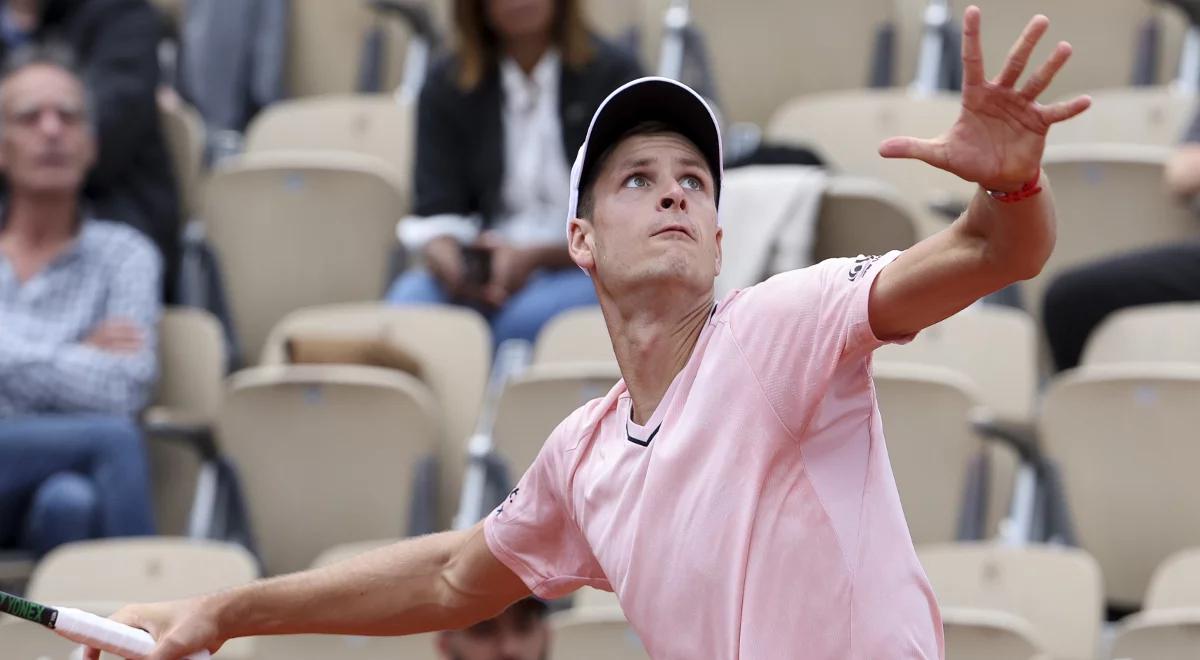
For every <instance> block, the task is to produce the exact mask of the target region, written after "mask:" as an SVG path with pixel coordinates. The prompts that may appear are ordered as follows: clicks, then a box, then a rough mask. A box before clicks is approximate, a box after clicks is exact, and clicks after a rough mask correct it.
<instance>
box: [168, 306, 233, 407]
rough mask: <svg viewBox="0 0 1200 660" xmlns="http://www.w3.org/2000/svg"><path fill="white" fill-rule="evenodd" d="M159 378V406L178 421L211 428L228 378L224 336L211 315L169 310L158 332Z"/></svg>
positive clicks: (184, 309)
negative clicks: (226, 376)
mask: <svg viewBox="0 0 1200 660" xmlns="http://www.w3.org/2000/svg"><path fill="white" fill-rule="evenodd" d="M158 372H159V378H158V382H157V383H156V385H155V391H154V406H155V407H156V408H162V409H165V411H167V413H168V414H170V415H171V416H173V417H184V418H187V419H190V420H194V421H197V422H201V423H207V422H211V421H212V419H213V418H214V417H215V416H216V414H217V408H218V406H219V405H220V401H221V388H222V380H223V379H224V378H225V334H224V333H223V332H222V330H221V323H220V321H218V320H217V319H216V317H215V316H213V315H212V314H211V313H209V312H207V311H205V310H203V309H200V308H197V307H168V308H166V309H165V310H163V314H162V319H161V320H160V321H159V326H158Z"/></svg>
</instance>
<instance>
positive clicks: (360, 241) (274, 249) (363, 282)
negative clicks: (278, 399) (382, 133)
mask: <svg viewBox="0 0 1200 660" xmlns="http://www.w3.org/2000/svg"><path fill="white" fill-rule="evenodd" d="M390 172H391V169H390V168H388V167H387V166H384V165H382V164H381V162H380V161H379V160H378V159H377V158H374V157H371V156H365V155H361V154H351V153H314V152H305V153H297V152H289V153H276V154H256V155H253V157H244V158H242V159H240V160H239V161H237V162H235V163H232V164H230V165H228V166H225V167H222V168H220V169H218V170H217V171H216V172H215V173H214V174H213V175H212V177H211V178H210V180H209V185H208V188H207V192H206V194H205V206H204V223H205V228H206V232H207V236H208V240H209V241H210V242H211V243H212V245H213V248H214V249H215V252H216V255H217V258H218V260H219V263H220V267H221V272H222V275H223V276H224V282H225V289H226V293H227V294H228V298H229V303H230V307H231V312H232V316H233V321H234V327H235V329H236V332H237V336H238V339H239V340H240V342H241V349H242V352H243V354H244V355H247V356H253V355H257V354H258V352H259V351H260V350H261V348H262V344H263V341H264V340H265V339H266V336H267V332H268V331H269V330H270V329H271V327H272V326H274V325H275V323H276V322H278V321H279V319H281V318H283V316H284V315H285V314H287V313H288V312H290V311H293V310H295V309H299V308H301V307H308V306H312V305H320V304H329V303H337V302H350V301H358V300H374V299H376V298H378V297H379V296H380V294H381V293H382V292H383V289H384V287H385V285H386V281H385V280H386V279H387V264H388V259H389V255H390V250H391V246H392V245H393V244H394V242H395V227H396V221H397V220H398V219H399V218H400V217H401V216H402V215H404V213H405V212H406V211H407V208H408V202H407V199H406V198H405V196H404V193H403V190H404V186H403V185H402V184H400V183H399V182H398V181H396V180H395V178H394V177H393V176H392V175H391V174H390Z"/></svg>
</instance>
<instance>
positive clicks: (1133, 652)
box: [1107, 576, 1200, 660]
mask: <svg viewBox="0 0 1200 660" xmlns="http://www.w3.org/2000/svg"><path fill="white" fill-rule="evenodd" d="M1192 579H1195V577H1194V576H1193V578H1192ZM1198 648H1200V607H1197V608H1191V609H1170V610H1154V611H1150V612H1143V613H1141V614H1137V615H1134V616H1133V617H1130V618H1129V619H1127V620H1126V621H1125V622H1123V623H1122V624H1121V626H1120V628H1118V629H1117V632H1116V636H1115V637H1114V638H1113V642H1112V649H1111V651H1110V652H1109V654H1108V656H1107V657H1109V658H1111V659H1112V660H1194V658H1195V657H1196V649H1198Z"/></svg>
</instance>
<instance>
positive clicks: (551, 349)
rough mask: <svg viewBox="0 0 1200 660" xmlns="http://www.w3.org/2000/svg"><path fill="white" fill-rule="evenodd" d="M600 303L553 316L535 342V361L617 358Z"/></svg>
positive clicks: (599, 360) (588, 360)
mask: <svg viewBox="0 0 1200 660" xmlns="http://www.w3.org/2000/svg"><path fill="white" fill-rule="evenodd" d="M616 361H617V356H616V355H614V354H613V348H612V340H610V339H609V337H608V326H607V325H606V324H605V323H604V314H603V313H602V312H601V311H600V306H599V305H593V306H590V307H577V308H575V309H569V310H567V311H565V312H563V313H561V314H558V315H557V316H555V317H554V318H552V319H550V321H549V322H548V323H546V325H545V326H543V327H542V331H541V332H540V333H539V334H538V337H537V341H536V342H535V343H534V345H533V363H534V364H548V363H552V362H614V363H615V362H616Z"/></svg>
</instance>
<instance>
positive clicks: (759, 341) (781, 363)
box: [729, 251, 912, 438]
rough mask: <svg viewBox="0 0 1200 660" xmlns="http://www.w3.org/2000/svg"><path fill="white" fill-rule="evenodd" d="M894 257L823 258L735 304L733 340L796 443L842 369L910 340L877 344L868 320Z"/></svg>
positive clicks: (892, 254) (754, 289)
mask: <svg viewBox="0 0 1200 660" xmlns="http://www.w3.org/2000/svg"><path fill="white" fill-rule="evenodd" d="M899 255H900V252H898V251H893V252H889V253H888V254H886V255H883V256H858V257H854V258H841V259H828V260H826V261H823V262H821V263H819V264H816V265H815V266H811V267H809V268H804V269H800V270H795V271H790V272H787V273H782V274H780V275H776V276H775V277H772V278H771V279H769V280H767V281H766V282H763V283H761V284H758V285H757V286H754V287H751V288H750V289H747V290H746V291H745V292H743V294H742V295H741V296H739V298H738V299H735V300H734V301H733V302H734V305H732V306H731V311H730V313H729V318H730V329H731V331H732V332H733V336H734V339H735V340H736V341H737V343H738V346H739V347H740V348H741V350H742V353H743V355H744V356H745V358H746V360H747V362H748V363H749V364H750V368H751V369H752V370H753V371H754V373H755V375H756V376H757V378H758V382H759V386H760V387H761V388H762V390H763V392H764V394H766V396H767V398H768V399H769V400H770V402H771V406H772V407H773V408H774V410H775V412H776V414H777V415H778V416H779V418H780V420H781V421H782V422H783V423H784V425H785V426H787V428H788V431H789V432H790V433H791V434H792V435H793V436H794V437H797V438H799V437H801V436H802V435H803V430H804V425H805V424H806V422H807V420H808V417H809V412H811V411H812V410H815V409H816V407H817V404H818V403H819V402H820V401H821V399H822V398H823V396H824V394H825V388H826V387H827V386H828V384H829V383H830V381H831V379H832V378H833V374H834V372H835V370H836V369H837V368H838V367H839V366H842V365H845V364H847V363H849V362H851V361H861V360H865V359H866V358H867V357H868V356H869V355H870V353H871V352H872V351H874V350H875V349H876V348H879V347H880V346H883V345H884V344H886V343H891V342H896V343H903V342H906V341H909V340H911V339H912V337H911V336H910V337H900V338H896V339H893V340H890V341H885V340H882V339H880V338H878V337H876V336H875V333H874V331H872V330H871V323H870V320H869V318H868V301H869V299H870V292H871V287H872V285H873V283H874V281H875V278H876V277H878V276H879V273H880V272H882V271H883V269H884V268H885V267H886V266H887V265H888V264H890V263H891V262H892V261H893V260H895V258H896V257H897V256H899Z"/></svg>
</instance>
